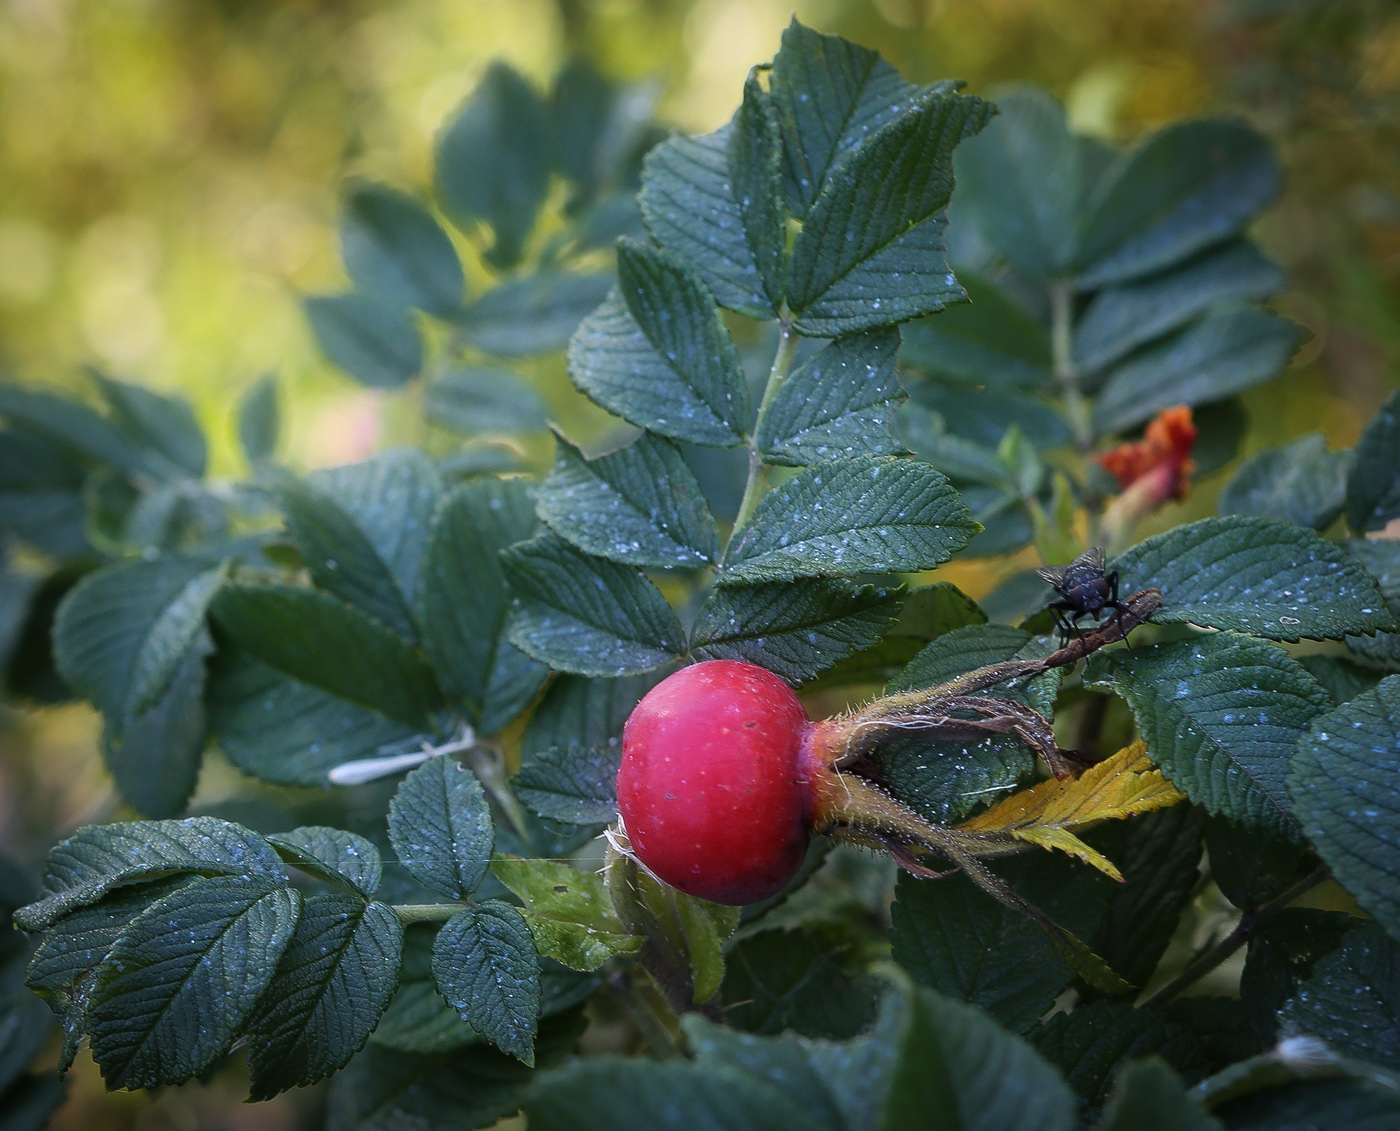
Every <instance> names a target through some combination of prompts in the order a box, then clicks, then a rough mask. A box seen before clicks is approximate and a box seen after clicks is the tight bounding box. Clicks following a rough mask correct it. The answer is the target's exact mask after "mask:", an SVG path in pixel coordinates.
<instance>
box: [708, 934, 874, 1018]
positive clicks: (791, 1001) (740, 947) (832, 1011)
mask: <svg viewBox="0 0 1400 1131" xmlns="http://www.w3.org/2000/svg"><path fill="white" fill-rule="evenodd" d="M854 949H855V947H854V942H853V940H852V939H849V938H842V937H841V935H840V934H839V933H838V932H837V931H835V930H831V929H825V930H824V929H821V928H819V927H812V928H805V929H802V930H777V931H760V932H759V933H757V934H755V935H750V936H748V937H747V938H744V939H741V940H739V941H738V942H737V943H735V944H734V945H733V946H732V947H731V948H730V951H729V953H728V954H727V955H726V961H725V972H724V984H723V986H722V987H721V988H720V995H721V1000H722V1001H723V1002H724V1006H725V1008H724V1023H725V1024H726V1025H729V1026H732V1027H733V1028H735V1029H740V1030H743V1031H745V1032H749V1033H761V1034H765V1035H773V1034H776V1033H781V1032H783V1031H784V1030H793V1031H795V1032H798V1033H801V1034H802V1035H803V1036H807V1037H826V1038H829V1039H833V1040H840V1039H842V1038H847V1037H853V1036H855V1035H856V1033H858V1032H860V1031H861V1030H862V1029H864V1028H865V1027H866V1026H867V1025H868V1024H869V1023H870V1022H871V1020H873V1018H874V1015H875V1007H876V1004H877V1000H878V994H877V992H876V990H877V983H876V982H875V981H874V979H872V978H870V977H868V976H862V975H858V974H853V972H852V971H851V970H850V969H848V967H849V966H850V965H851V959H852V953H851V952H852V951H853V950H854Z"/></svg>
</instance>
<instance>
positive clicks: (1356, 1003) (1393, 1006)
mask: <svg viewBox="0 0 1400 1131" xmlns="http://www.w3.org/2000/svg"><path fill="white" fill-rule="evenodd" d="M1279 1020H1280V1022H1281V1024H1282V1028H1283V1032H1284V1033H1285V1034H1286V1035H1290V1036H1291V1035H1293V1034H1296V1033H1308V1034H1311V1035H1312V1036H1315V1037H1321V1038H1322V1039H1323V1040H1324V1041H1326V1042H1327V1043H1328V1044H1329V1045H1331V1046H1332V1048H1334V1049H1336V1050H1337V1051H1338V1052H1340V1053H1341V1054H1342V1055H1344V1056H1351V1057H1355V1058H1356V1059H1358V1060H1366V1061H1371V1062H1372V1063H1375V1064H1383V1065H1385V1066H1386V1067H1388V1068H1400V943H1397V942H1396V941H1395V939H1393V938H1391V937H1390V936H1389V935H1387V934H1386V933H1385V931H1383V930H1381V928H1380V927H1379V926H1377V925H1376V924H1374V923H1368V924H1366V925H1365V926H1363V927H1361V928H1359V929H1358V930H1354V931H1349V932H1347V935H1346V938H1345V940H1344V941H1343V942H1342V946H1341V949H1340V950H1338V951H1336V952H1334V953H1333V954H1329V955H1328V956H1327V957H1325V958H1322V959H1320V960H1319V961H1318V963H1317V965H1316V966H1315V967H1314V968H1313V974H1312V977H1311V978H1309V979H1308V980H1307V981H1306V982H1304V983H1303V984H1302V985H1301V986H1299V987H1298V990H1297V993H1296V995H1295V996H1294V997H1293V998H1292V1000H1290V1001H1289V1002H1288V1004H1287V1005H1285V1006H1284V1007H1283V1010H1282V1011H1281V1012H1280V1014H1279Z"/></svg>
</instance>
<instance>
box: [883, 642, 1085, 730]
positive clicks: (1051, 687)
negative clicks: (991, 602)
mask: <svg viewBox="0 0 1400 1131" xmlns="http://www.w3.org/2000/svg"><path fill="white" fill-rule="evenodd" d="M1032 639H1033V638H1032V637H1031V634H1030V633H1028V632H1026V631H1024V630H1023V629H1019V628H1013V627H1012V626H1011V625H1009V624H985V623H983V624H970V625H963V626H960V627H958V628H954V629H951V630H950V631H948V632H945V633H939V634H938V636H936V637H935V638H934V639H933V640H932V641H931V642H930V643H929V644H927V645H925V646H924V647H923V648H921V649H920V650H919V653H918V655H916V656H915V657H914V658H913V659H912V660H910V661H909V664H908V666H907V667H905V669H904V670H903V671H902V672H900V673H899V674H898V675H897V676H895V678H894V679H892V680H890V684H889V689H888V690H890V691H892V692H894V691H913V690H917V689H919V688H924V687H937V686H938V685H939V684H941V683H947V682H948V681H949V680H950V679H954V678H955V677H957V676H960V675H962V674H963V673H964V672H970V671H972V670H973V669H975V668H980V667H985V666H986V665H988V664H999V663H1001V662H1002V661H1004V660H1009V659H1011V658H1012V657H1014V656H1015V655H1017V653H1019V652H1020V651H1021V650H1022V649H1023V648H1026V647H1027V646H1028V645H1029V644H1030V643H1031V641H1032ZM1046 676H1050V679H1049V681H1047V680H1046V678H1045V677H1046ZM1058 690H1059V682H1058V679H1057V678H1056V677H1054V676H1053V675H1051V673H1049V672H1046V673H1043V674H1042V675H1040V676H1036V677H1034V678H1032V679H1031V680H1030V681H1026V682H1023V681H1021V680H1012V681H1009V682H1007V683H1004V684H1001V685H998V687H997V688H996V692H997V694H1000V695H1006V694H1011V695H1012V697H1013V698H1017V699H1021V700H1022V701H1023V702H1025V703H1027V704H1028V705H1029V706H1032V707H1035V708H1036V709H1037V710H1038V711H1040V712H1041V713H1043V714H1046V715H1048V714H1050V713H1051V712H1052V709H1053V707H1054V703H1055V694H1056V692H1057V691H1058Z"/></svg>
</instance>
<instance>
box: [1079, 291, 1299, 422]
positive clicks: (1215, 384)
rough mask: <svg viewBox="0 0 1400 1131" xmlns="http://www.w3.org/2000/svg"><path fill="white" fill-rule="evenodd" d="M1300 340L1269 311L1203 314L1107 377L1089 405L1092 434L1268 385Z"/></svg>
mask: <svg viewBox="0 0 1400 1131" xmlns="http://www.w3.org/2000/svg"><path fill="white" fill-rule="evenodd" d="M1299 337H1300V335H1299V332H1298V327H1297V326H1295V325H1294V324H1293V323H1292V322H1289V321H1288V320H1287V319H1285V318H1281V317H1280V316H1279V315H1277V314H1274V313H1273V312H1271V311H1267V310H1258V309H1255V308H1252V307H1246V308H1244V309H1239V310H1225V311H1221V312H1219V313H1216V314H1210V315H1207V316H1206V317H1205V318H1203V319H1201V320H1200V321H1199V322H1196V323H1194V324H1193V325H1190V326H1188V327H1186V329H1184V330H1182V331H1180V332H1179V333H1177V334H1174V335H1172V336H1171V337H1169V338H1166V339H1163V340H1162V341H1161V342H1160V343H1158V344H1155V345H1152V346H1149V347H1148V348H1147V349H1145V350H1143V351H1141V352H1139V353H1136V354H1134V355H1133V356H1132V357H1130V358H1129V359H1128V360H1127V361H1125V362H1123V364H1122V365H1120V366H1119V367H1118V368H1117V369H1114V370H1113V371H1112V373H1110V374H1109V376H1108V378H1107V379H1106V380H1105V381H1104V383H1103V387H1102V389H1100V390H1099V395H1098V398H1097V399H1096V400H1095V402H1094V414H1093V426H1094V433H1095V434H1096V435H1100V436H1101V435H1105V434H1107V433H1110V432H1122V431H1124V430H1125V429H1128V428H1132V427H1133V426H1134V425H1138V424H1142V423H1144V422H1145V421H1147V420H1150V419H1151V418H1152V417H1153V416H1154V415H1156V414H1157V413H1158V412H1160V411H1161V410H1162V409H1164V408H1171V407H1172V406H1174V405H1179V404H1184V405H1191V406H1195V405H1199V404H1205V403H1206V402H1208V401H1218V400H1223V399H1224V398H1226V397H1229V396H1233V395H1234V394H1235V393H1242V392H1244V390H1246V389H1251V388H1253V387H1254V386H1255V385H1259V384H1262V383H1263V382H1265V381H1270V380H1272V379H1273V378H1275V377H1277V376H1278V375H1279V374H1280V373H1282V372H1283V370H1284V367H1285V366H1286V365H1287V364H1288V358H1289V356H1290V355H1291V354H1292V353H1293V349H1294V347H1295V346H1297V344H1298V341H1299Z"/></svg>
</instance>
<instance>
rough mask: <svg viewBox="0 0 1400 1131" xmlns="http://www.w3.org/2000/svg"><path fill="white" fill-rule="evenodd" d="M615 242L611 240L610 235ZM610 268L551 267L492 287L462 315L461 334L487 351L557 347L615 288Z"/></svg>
mask: <svg viewBox="0 0 1400 1131" xmlns="http://www.w3.org/2000/svg"><path fill="white" fill-rule="evenodd" d="M609 242H611V241H609ZM612 285H613V277H612V275H611V274H610V273H605V272H598V273H596V274H592V275H576V274H574V273H572V272H569V271H552V270H549V269H548V268H545V269H543V270H540V271H536V272H534V273H533V274H530V275H527V276H526V277H525V278H523V279H516V280H513V281H511V282H508V283H503V284H502V285H501V286H499V287H497V288H496V289H495V290H491V291H487V292H486V293H485V294H484V295H482V296H481V297H480V298H479V299H477V300H476V302H474V303H472V304H471V305H470V306H468V307H467V309H466V310H465V311H463V312H462V314H461V315H460V316H459V319H460V322H461V331H460V332H461V334H462V336H463V337H464V338H466V340H467V341H469V342H470V343H471V344H472V345H474V346H476V348H477V349H479V350H481V351H483V352H484V353H489V354H494V355H495V356H496V357H529V356H531V355H533V354H539V353H553V352H554V351H555V350H561V349H563V348H564V347H565V346H567V345H568V344H569V338H570V337H571V336H572V335H573V332H574V331H575V330H576V329H578V324H579V323H580V322H582V321H583V319H584V317H585V316H587V315H588V313H589V312H590V311H592V310H593V309H594V308H595V307H596V306H597V305H598V304H599V303H600V302H602V301H603V300H604V299H605V298H607V296H608V291H610V290H611V289H612Z"/></svg>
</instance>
